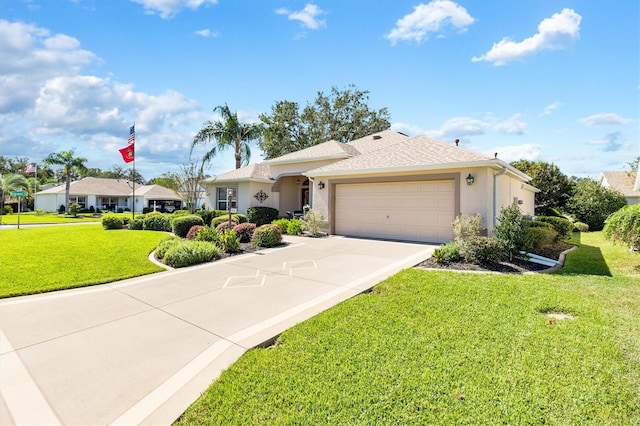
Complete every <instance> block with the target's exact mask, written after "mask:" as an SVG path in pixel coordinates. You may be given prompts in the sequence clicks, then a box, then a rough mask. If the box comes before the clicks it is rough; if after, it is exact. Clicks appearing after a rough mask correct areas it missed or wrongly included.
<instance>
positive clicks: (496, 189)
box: [493, 167, 507, 227]
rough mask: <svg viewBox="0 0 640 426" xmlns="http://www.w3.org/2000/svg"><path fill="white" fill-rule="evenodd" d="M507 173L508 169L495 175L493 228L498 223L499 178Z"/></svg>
mask: <svg viewBox="0 0 640 426" xmlns="http://www.w3.org/2000/svg"><path fill="white" fill-rule="evenodd" d="M505 173H507V168H506V167H505V168H503V169H502V171H500V172H498V173H494V174H493V226H494V227H495V226H496V224H497V223H498V177H499V176H502V175H503V174H505Z"/></svg>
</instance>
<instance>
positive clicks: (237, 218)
mask: <svg viewBox="0 0 640 426" xmlns="http://www.w3.org/2000/svg"><path fill="white" fill-rule="evenodd" d="M231 220H233V221H234V222H235V223H237V224H241V223H247V222H249V218H248V217H247V216H246V215H243V214H242V213H236V214H233V215H231Z"/></svg>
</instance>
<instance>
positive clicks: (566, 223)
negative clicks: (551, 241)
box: [536, 216, 573, 241]
mask: <svg viewBox="0 0 640 426" xmlns="http://www.w3.org/2000/svg"><path fill="white" fill-rule="evenodd" d="M536 220H537V221H540V222H545V223H548V224H550V225H551V226H553V229H555V231H556V232H557V233H558V237H557V239H556V241H557V240H559V239H562V240H568V239H569V238H571V233H572V232H573V223H572V222H571V221H570V220H569V219H565V218H563V217H555V216H538V217H537V218H536Z"/></svg>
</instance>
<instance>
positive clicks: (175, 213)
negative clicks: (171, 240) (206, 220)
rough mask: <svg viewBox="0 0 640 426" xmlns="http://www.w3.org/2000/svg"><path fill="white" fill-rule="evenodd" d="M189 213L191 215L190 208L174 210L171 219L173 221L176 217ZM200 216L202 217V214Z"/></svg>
mask: <svg viewBox="0 0 640 426" xmlns="http://www.w3.org/2000/svg"><path fill="white" fill-rule="evenodd" d="M188 215H189V211H188V210H174V212H173V213H171V220H172V221H173V220H176V218H179V217H183V216H188ZM198 217H200V216H198ZM201 219H202V218H201Z"/></svg>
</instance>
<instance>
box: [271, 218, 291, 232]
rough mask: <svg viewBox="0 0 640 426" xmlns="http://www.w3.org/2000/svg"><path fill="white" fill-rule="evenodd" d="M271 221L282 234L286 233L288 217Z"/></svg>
mask: <svg viewBox="0 0 640 426" xmlns="http://www.w3.org/2000/svg"><path fill="white" fill-rule="evenodd" d="M271 223H272V224H274V225H277V226H278V227H279V228H280V231H281V232H282V233H283V234H286V233H287V230H288V229H289V219H287V218H286V217H282V218H280V219H276V220H274V221H273V222H271Z"/></svg>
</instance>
